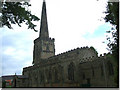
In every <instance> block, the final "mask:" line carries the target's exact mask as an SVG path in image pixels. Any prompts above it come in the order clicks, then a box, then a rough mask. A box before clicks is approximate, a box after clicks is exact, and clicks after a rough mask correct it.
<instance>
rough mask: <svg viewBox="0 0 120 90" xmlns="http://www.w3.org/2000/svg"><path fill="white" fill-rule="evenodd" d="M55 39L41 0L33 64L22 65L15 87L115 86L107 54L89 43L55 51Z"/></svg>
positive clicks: (112, 69)
mask: <svg viewBox="0 0 120 90" xmlns="http://www.w3.org/2000/svg"><path fill="white" fill-rule="evenodd" d="M54 42H55V39H54V38H50V37H49V31H48V23H47V13H46V2H45V1H43V6H42V14H41V26H40V34H39V37H38V38H37V39H35V40H34V50H33V62H32V63H33V65H32V66H29V67H25V68H23V76H26V78H22V79H20V78H17V77H16V80H15V81H16V82H15V85H16V87H115V83H114V77H113V76H114V65H113V62H112V60H111V58H110V57H109V56H110V55H111V54H110V53H108V54H104V55H100V56H98V55H97V52H96V50H95V49H94V48H93V47H81V48H76V49H74V50H70V51H67V52H64V53H61V54H58V55H55V44H54Z"/></svg>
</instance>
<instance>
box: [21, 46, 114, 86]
mask: <svg viewBox="0 0 120 90" xmlns="http://www.w3.org/2000/svg"><path fill="white" fill-rule="evenodd" d="M108 62H109V64H110V65H111V63H112V62H111V60H110V58H108V57H107V56H106V55H105V56H100V57H98V56H97V55H96V53H95V52H94V50H92V49H90V48H88V47H84V48H77V49H74V50H71V51H68V52H65V53H61V54H59V55H56V56H53V57H50V58H48V59H44V60H43V61H41V62H40V63H39V64H37V65H33V66H30V67H26V68H24V69H23V75H27V76H28V77H29V81H30V82H29V84H28V86H29V87H50V86H51V87H54V86H56V87H67V86H70V87H72V86H76V87H81V86H82V85H87V84H90V86H91V87H107V86H108V87H113V86H114V81H113V74H112V72H111V74H109V67H108Z"/></svg>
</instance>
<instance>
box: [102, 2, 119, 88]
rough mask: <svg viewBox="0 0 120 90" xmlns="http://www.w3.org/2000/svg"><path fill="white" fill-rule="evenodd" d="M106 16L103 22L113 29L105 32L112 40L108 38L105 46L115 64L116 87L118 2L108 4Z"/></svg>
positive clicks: (117, 80)
mask: <svg viewBox="0 0 120 90" xmlns="http://www.w3.org/2000/svg"><path fill="white" fill-rule="evenodd" d="M105 13H106V16H105V18H104V19H105V21H106V22H110V24H112V25H113V27H114V28H111V30H109V31H107V33H111V34H112V39H113V40H111V38H110V37H107V40H108V41H109V42H108V44H107V46H108V47H109V50H110V52H111V53H112V57H111V58H112V59H113V60H114V63H115V82H116V84H117V86H118V82H119V79H118V71H119V67H118V62H119V55H118V54H119V46H118V31H119V2H108V5H107V10H106V12H105Z"/></svg>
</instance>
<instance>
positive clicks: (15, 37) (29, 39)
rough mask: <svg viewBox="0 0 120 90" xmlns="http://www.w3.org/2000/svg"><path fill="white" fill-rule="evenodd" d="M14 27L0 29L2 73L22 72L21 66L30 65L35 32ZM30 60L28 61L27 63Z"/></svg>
mask: <svg viewBox="0 0 120 90" xmlns="http://www.w3.org/2000/svg"><path fill="white" fill-rule="evenodd" d="M19 29H23V28H16V27H15V30H9V29H7V28H3V30H2V31H0V32H2V34H3V35H2V53H1V55H2V70H3V75H7V74H14V73H15V72H16V73H17V74H21V73H22V68H23V67H26V66H30V65H32V56H33V53H32V51H33V40H34V37H35V36H34V35H36V33H35V32H34V31H30V30H20V31H19ZM28 62H30V63H28Z"/></svg>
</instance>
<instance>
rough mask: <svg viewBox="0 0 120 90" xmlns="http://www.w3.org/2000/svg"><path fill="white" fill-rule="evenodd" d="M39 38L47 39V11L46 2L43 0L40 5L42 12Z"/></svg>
mask: <svg viewBox="0 0 120 90" xmlns="http://www.w3.org/2000/svg"><path fill="white" fill-rule="evenodd" d="M40 25H41V26H40V34H39V37H40V39H48V38H49V33H48V24H47V13H46V2H45V0H43V5H42V14H41V24H40Z"/></svg>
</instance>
